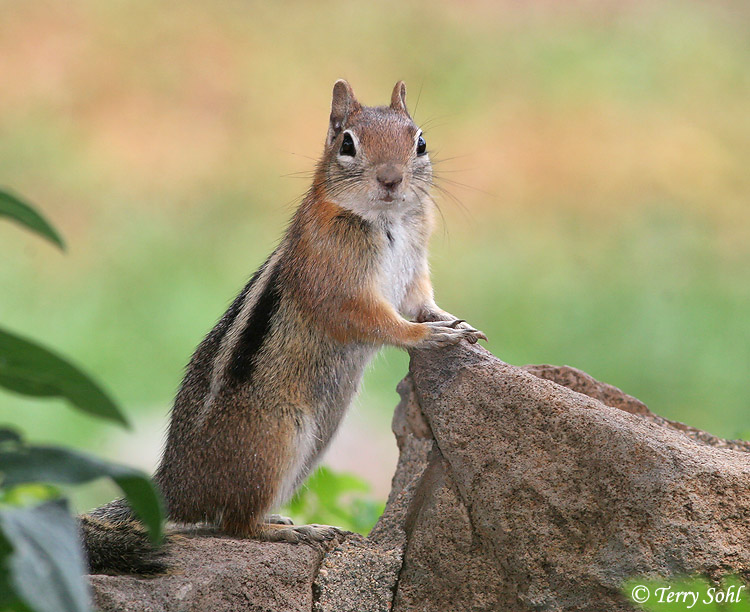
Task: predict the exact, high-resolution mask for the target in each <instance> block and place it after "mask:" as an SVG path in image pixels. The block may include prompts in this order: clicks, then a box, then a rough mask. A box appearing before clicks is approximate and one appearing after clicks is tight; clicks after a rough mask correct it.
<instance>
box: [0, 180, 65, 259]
mask: <svg viewBox="0 0 750 612" xmlns="http://www.w3.org/2000/svg"><path fill="white" fill-rule="evenodd" d="M0 217H10V218H11V219H13V220H14V221H16V222H17V223H20V224H21V225H23V226H25V227H26V228H28V229H30V230H31V231H33V232H36V233H37V234H40V235H42V236H44V237H45V238H47V239H49V240H50V241H52V242H54V243H55V244H56V245H57V246H59V247H60V248H61V249H63V250H64V249H65V243H64V242H63V241H62V238H60V235H59V234H58V233H57V232H56V231H55V229H54V228H53V227H52V226H51V225H50V224H49V223H48V222H47V220H46V219H45V218H44V217H42V215H40V214H39V213H38V212H37V211H36V210H35V209H34V208H33V207H32V206H31V205H30V204H27V203H26V202H24V201H23V200H20V199H19V198H18V197H16V196H15V195H13V194H11V193H9V192H8V191H5V190H3V189H0Z"/></svg>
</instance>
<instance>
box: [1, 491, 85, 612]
mask: <svg viewBox="0 0 750 612" xmlns="http://www.w3.org/2000/svg"><path fill="white" fill-rule="evenodd" d="M0 531H1V532H2V535H3V536H4V540H5V542H6V543H7V544H8V545H9V547H10V548H11V549H12V550H11V551H10V552H9V551H8V548H9V547H8V546H4V547H0V554H2V555H3V556H5V559H3V561H6V562H7V565H6V563H3V565H4V566H6V568H7V574H6V575H5V576H4V578H5V580H6V581H7V585H8V586H9V587H10V588H12V589H13V591H14V593H15V595H16V596H17V597H18V598H19V599H21V600H22V601H23V602H25V603H26V604H28V606H29V607H30V608H31V609H33V610H34V611H35V612H90V610H91V606H90V603H89V592H88V585H87V583H86V580H85V578H84V575H85V573H86V562H85V559H84V556H83V551H82V550H81V545H80V541H79V535H78V526H77V524H76V521H75V520H74V519H73V518H72V517H71V516H70V512H69V511H68V506H67V503H66V502H65V501H64V500H57V501H54V502H48V503H46V504H42V505H40V506H36V507H34V508H24V509H3V510H0Z"/></svg>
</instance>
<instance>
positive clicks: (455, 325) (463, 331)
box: [415, 319, 487, 349]
mask: <svg viewBox="0 0 750 612" xmlns="http://www.w3.org/2000/svg"><path fill="white" fill-rule="evenodd" d="M423 325H426V326H427V328H428V329H429V334H428V335H427V337H426V338H424V339H423V340H422V341H421V342H419V344H417V346H416V347H415V348H417V349H426V348H440V347H443V346H450V345H452V344H458V343H459V342H461V340H466V341H467V342H468V343H469V344H476V343H477V341H478V340H487V336H485V335H484V333H482V332H481V331H479V330H478V329H474V328H473V327H471V326H470V325H468V324H467V323H466V321H463V320H462V319H454V320H453V321H428V322H425V323H423Z"/></svg>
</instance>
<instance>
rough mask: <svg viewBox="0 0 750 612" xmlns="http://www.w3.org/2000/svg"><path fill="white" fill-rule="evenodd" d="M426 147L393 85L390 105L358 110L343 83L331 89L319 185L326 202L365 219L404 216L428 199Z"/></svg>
mask: <svg viewBox="0 0 750 612" xmlns="http://www.w3.org/2000/svg"><path fill="white" fill-rule="evenodd" d="M431 181H432V166H431V164H430V158H429V155H428V153H427V145H426V143H425V139H424V137H423V136H422V130H420V129H419V128H418V127H417V126H416V125H415V123H414V121H412V118H411V116H410V115H409V111H408V110H407V109H406V85H404V83H403V81H399V82H398V83H396V86H395V87H394V88H393V93H392V94H391V104H390V106H362V105H361V104H360V103H359V102H358V101H357V99H356V98H355V97H354V92H353V91H352V88H351V86H350V85H349V83H347V82H346V81H344V80H339V81H336V84H335V85H334V86H333V101H332V103H331V121H330V124H329V126H328V136H327V138H326V147H325V153H324V155H323V158H322V160H321V163H320V166H319V168H318V186H319V187H320V188H322V190H323V193H324V194H325V197H326V198H327V199H329V200H332V201H334V202H336V203H337V204H339V205H340V206H343V207H345V208H347V209H349V210H352V211H353V212H355V213H357V214H359V215H360V216H362V217H364V218H370V219H372V218H373V217H377V216H380V215H381V214H388V213H391V212H398V211H406V210H409V209H412V208H414V207H417V206H421V205H422V202H424V201H425V200H427V199H428V198H429V197H428V191H429V189H430V186H431Z"/></svg>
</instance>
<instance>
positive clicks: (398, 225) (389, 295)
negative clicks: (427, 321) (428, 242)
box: [379, 217, 425, 310]
mask: <svg viewBox="0 0 750 612" xmlns="http://www.w3.org/2000/svg"><path fill="white" fill-rule="evenodd" d="M416 223H417V221H416V220H415V219H409V218H403V217H401V218H398V219H389V220H388V222H387V223H384V225H383V226H382V231H383V232H384V234H385V237H386V240H385V244H384V247H383V252H382V254H381V258H380V275H379V286H380V290H381V292H382V295H383V296H384V297H385V298H386V299H387V300H388V301H389V302H390V303H391V304H393V306H395V307H396V309H397V310H401V308H402V305H403V302H404V298H405V297H406V295H407V292H408V290H409V287H410V286H411V284H412V283H413V282H414V280H415V278H416V276H417V274H418V272H419V270H420V269H421V267H422V265H423V260H424V257H425V245H424V240H423V239H422V238H421V236H422V232H421V231H420V229H421V228H419V227H417V226H416Z"/></svg>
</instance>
